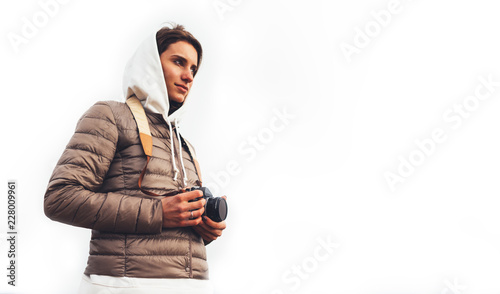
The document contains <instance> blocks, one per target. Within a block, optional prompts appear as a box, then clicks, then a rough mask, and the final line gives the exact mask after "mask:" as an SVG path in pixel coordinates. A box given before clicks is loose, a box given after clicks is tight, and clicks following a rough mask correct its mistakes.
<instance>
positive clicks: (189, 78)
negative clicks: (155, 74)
mask: <svg viewBox="0 0 500 294" xmlns="http://www.w3.org/2000/svg"><path fill="white" fill-rule="evenodd" d="M160 61H161V66H162V68H163V76H164V77H165V84H166V85H167V92H168V99H169V100H172V101H176V102H180V103H182V102H184V99H186V96H187V94H188V93H189V90H190V89H191V86H192V84H193V78H194V73H195V72H196V68H197V66H198V64H197V61H198V53H197V52H196V49H194V47H193V46H192V45H191V44H189V43H188V42H185V41H178V42H176V43H173V44H170V45H169V46H168V48H167V50H165V51H164V52H163V53H162V54H161V55H160Z"/></svg>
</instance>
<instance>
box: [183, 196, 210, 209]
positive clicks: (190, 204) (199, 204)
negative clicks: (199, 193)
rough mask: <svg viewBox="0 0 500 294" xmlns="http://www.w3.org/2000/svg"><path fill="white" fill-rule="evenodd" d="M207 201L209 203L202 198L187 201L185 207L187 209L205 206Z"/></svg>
mask: <svg viewBox="0 0 500 294" xmlns="http://www.w3.org/2000/svg"><path fill="white" fill-rule="evenodd" d="M205 203H207V201H206V200H205V199H203V198H201V199H199V200H196V201H193V202H188V203H186V204H185V206H184V207H185V209H186V210H196V209H200V208H202V207H205Z"/></svg>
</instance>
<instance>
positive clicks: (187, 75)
mask: <svg viewBox="0 0 500 294" xmlns="http://www.w3.org/2000/svg"><path fill="white" fill-rule="evenodd" d="M181 79H182V80H183V81H184V82H186V83H191V82H192V81H193V79H194V76H193V72H192V71H191V70H190V69H186V70H184V71H182V75H181Z"/></svg>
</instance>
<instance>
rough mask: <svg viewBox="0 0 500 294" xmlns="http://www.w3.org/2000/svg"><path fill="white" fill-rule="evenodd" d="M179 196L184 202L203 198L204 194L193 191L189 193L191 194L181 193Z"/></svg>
mask: <svg viewBox="0 0 500 294" xmlns="http://www.w3.org/2000/svg"><path fill="white" fill-rule="evenodd" d="M177 195H179V196H180V197H181V199H182V200H184V201H189V200H193V199H196V198H200V197H202V196H203V192H201V191H200V190H193V191H189V192H184V193H180V194H177Z"/></svg>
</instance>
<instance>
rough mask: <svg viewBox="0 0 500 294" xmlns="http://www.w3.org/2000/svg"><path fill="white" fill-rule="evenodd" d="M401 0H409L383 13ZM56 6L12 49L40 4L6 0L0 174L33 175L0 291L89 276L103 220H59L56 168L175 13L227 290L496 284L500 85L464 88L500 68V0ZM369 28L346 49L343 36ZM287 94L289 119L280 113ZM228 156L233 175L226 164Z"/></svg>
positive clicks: (117, 96) (214, 248) (369, 292)
mask: <svg viewBox="0 0 500 294" xmlns="http://www.w3.org/2000/svg"><path fill="white" fill-rule="evenodd" d="M47 1H48V0H42V2H43V3H45V2H47ZM61 2H62V1H61ZM391 3H392V4H391ZM217 5H218V7H219V10H218V9H217V8H216V6H217ZM224 5H226V6H224ZM391 5H393V6H391ZM388 6H391V7H397V9H396V10H397V12H394V10H393V13H389V14H387V13H382V12H380V11H381V10H386V11H389V10H388ZM57 7H58V9H57V11H55V12H54V13H52V14H53V15H52V16H49V17H48V19H47V21H46V23H45V24H41V25H40V27H39V28H38V29H37V30H38V31H37V32H36V33H34V34H33V36H30V38H26V42H25V43H22V44H20V45H18V46H15V45H13V44H12V42H11V41H10V39H9V36H11V37H12V35H13V34H16V35H18V36H20V37H22V36H23V35H22V34H23V32H22V31H23V26H25V24H24V22H23V19H24V18H26V20H28V21H30V22H33V21H34V20H33V18H34V16H36V15H39V16H40V15H41V14H40V12H43V11H44V10H43V9H42V8H41V6H40V4H39V2H38V1H32V0H25V1H4V0H2V2H1V4H0V22H1V30H2V31H1V34H0V35H1V38H0V48H1V50H2V51H1V52H2V54H1V56H0V59H1V67H0V73H1V81H2V87H1V93H2V94H1V95H2V97H1V101H2V102H1V103H2V106H1V107H0V109H1V115H0V119H1V124H0V125H1V128H2V129H1V136H2V147H1V148H2V149H1V150H2V152H1V156H2V160H1V166H2V168H1V177H0V179H1V181H2V183H3V185H4V188H3V192H2V193H4V195H6V191H7V181H8V180H10V179H15V180H17V181H18V192H19V195H18V207H19V210H18V223H17V230H18V238H19V239H18V247H17V252H18V272H17V275H18V276H17V278H18V280H17V284H18V286H17V287H15V288H14V287H11V286H8V285H7V278H6V275H7V271H6V270H5V268H6V267H7V262H8V260H7V250H8V248H7V245H6V243H5V242H4V241H5V239H6V238H7V237H6V234H5V233H6V230H7V221H6V220H7V217H6V204H7V201H6V196H5V197H1V199H3V200H1V201H0V204H1V206H0V209H1V211H0V220H3V221H2V222H3V224H2V223H1V222H0V228H1V230H0V232H1V238H2V243H1V246H0V277H1V278H0V292H1V293H64V294H67V293H75V291H76V289H77V287H78V284H79V282H80V278H81V275H82V273H83V270H84V268H85V266H86V260H87V254H88V241H89V236H90V232H89V230H87V229H82V228H76V227H71V226H68V225H64V224H61V223H56V222H53V221H51V220H49V219H48V218H47V217H45V215H44V213H43V196H44V193H45V189H46V187H47V183H48V180H49V177H50V175H51V173H52V170H53V168H54V166H55V164H56V162H57V160H58V158H59V157H60V155H61V153H62V151H63V150H64V147H65V145H66V143H67V142H68V140H69V138H70V137H71V135H72V133H73V131H74V128H75V126H76V122H77V120H78V119H79V117H80V116H81V115H82V114H83V113H84V112H85V111H86V110H87V109H88V108H89V107H90V106H91V105H93V104H94V103H95V102H96V101H99V100H121V99H122V92H121V79H122V74H123V69H124V66H125V63H126V61H127V60H128V58H129V57H130V56H131V55H132V53H133V52H134V51H135V49H136V47H137V45H138V44H139V43H140V42H141V41H142V40H143V39H144V38H145V37H146V36H148V35H149V34H151V32H152V31H153V30H154V29H155V28H156V27H157V26H158V25H160V24H161V23H163V22H166V21H173V22H176V23H180V24H183V25H185V27H186V28H187V29H188V30H189V31H190V32H192V33H193V34H194V35H195V36H196V37H197V38H198V39H199V40H200V42H201V43H202V45H203V48H204V53H205V54H204V59H203V63H202V65H201V68H200V72H199V74H198V75H197V77H196V79H195V85H194V87H193V90H192V92H191V94H190V99H192V103H191V108H190V111H189V112H188V113H187V116H186V117H185V119H184V121H183V125H182V128H183V134H184V135H185V136H186V138H188V140H190V141H191V142H192V143H193V145H194V146H195V147H196V150H197V153H198V157H199V160H200V164H201V166H202V171H203V175H204V178H205V182H206V183H207V184H208V183H212V185H217V187H218V189H217V193H218V195H224V194H225V195H227V196H228V201H229V217H228V220H227V223H228V228H227V230H226V231H225V233H224V235H223V237H222V238H221V239H219V240H217V241H216V242H214V243H212V244H211V245H209V246H208V247H207V250H208V254H209V264H210V271H211V272H210V274H211V280H212V281H213V283H214V285H215V287H216V289H217V291H216V293H265V294H268V293H269V294H271V293H274V294H277V293H343V294H351V293H353V294H361V293H363V294H365V293H366V294H379V293H380V294H382V293H383V294H391V293H397V294H401V293H429V294H446V293H471V294H472V293H473V294H479V293H500V285H499V284H498V276H499V275H500V230H499V229H498V227H499V225H498V224H499V223H500V214H499V213H498V211H499V209H498V204H499V201H497V199H498V196H499V192H500V187H499V185H498V183H499V181H498V179H499V177H500V170H499V168H498V166H499V163H500V156H499V150H500V140H498V135H499V131H500V127H499V125H500V124H499V123H500V116H499V115H498V110H499V109H500V87H498V86H496V87H494V88H493V93H492V94H491V95H490V96H489V99H486V100H477V99H476V100H474V99H473V98H470V97H469V98H467V97H468V96H471V95H474V91H475V89H476V88H477V87H480V85H481V83H480V81H479V77H483V78H484V79H487V78H488V76H491V79H492V80H494V81H500V68H499V65H500V64H499V63H500V41H499V34H498V27H500V18H499V17H498V8H499V7H498V5H497V2H496V1H493V0H490V1H487V0H475V1H471V0H470V1H451V0H447V1H430V0H418V1H417V0H414V1H410V0H401V1H399V2H398V1H396V2H394V1H393V2H391V1H389V0H378V1H368V0H355V1H352V0H351V1H326V0H324V1H320V0H314V1H284V0H283V1H262V0H261V1H257V0H253V1H244V0H241V1H240V0H231V1H230V0H216V1H214V0H191V1H166V0H161V1H152V0H149V1H130V0H129V1H118V0H116V1H95V0H93V1H76V0H73V1H71V0H70V1H67V3H66V4H58V6H57ZM224 7H225V9H226V10H221V9H224ZM391 9H392V8H391ZM377 15H379V16H378V17H377ZM377 18H379V21H378V22H377V20H376V19H377ZM380 19H382V20H380ZM43 20H44V19H43V17H42V18H40V19H39V21H43ZM381 22H384V23H383V24H381ZM367 30H368V33H369V34H370V35H371V36H365V37H363V36H364V35H365V34H366V31H367ZM355 41H357V42H358V43H356V44H357V45H358V46H357V48H358V49H357V53H353V54H352V55H350V56H349V58H347V57H346V54H344V53H343V51H342V49H341V48H342V46H355ZM359 42H362V44H360V43H359ZM16 49H17V50H16ZM349 59H350V61H349ZM483 93H485V92H483ZM471 99H472V100H471ZM466 101H468V102H466ZM474 101H476V102H478V103H476V104H474ZM463 103H470V105H469V106H468V107H469V109H473V110H470V111H468V112H467V115H468V118H460V120H461V125H460V126H457V125H456V122H454V123H452V122H449V121H446V120H445V119H444V118H443V115H444V114H445V113H447V111H449V110H453V109H454V105H455V104H457V105H463ZM273 109H274V110H273ZM276 111H278V112H286V113H288V114H289V115H290V116H293V118H290V119H288V121H287V124H285V123H284V122H283V121H282V120H277V121H275V119H277V118H278V117H277V115H276ZM453 117H454V118H455V119H457V120H458V118H459V116H458V114H454V116H453ZM272 122H275V124H276V125H277V126H280V128H279V130H276V128H275V130H276V131H272V130H271V128H270V124H271V123H272ZM435 129H441V130H442V132H443V136H444V137H445V138H446V139H445V140H444V142H440V143H433V144H434V147H432V146H431V145H432V144H428V145H427V147H428V148H429V150H430V151H429V152H428V155H423V154H424V153H422V152H421V151H418V150H419V147H418V146H417V144H416V143H415V141H416V140H418V141H423V142H429V141H428V140H429V139H430V138H431V137H432V133H433V132H434V130H435ZM259 136H260V137H259ZM252 137H253V138H260V139H257V140H259V141H258V144H259V146H258V147H257V146H255V145H251V144H252V143H250V142H251V141H252V140H253V139H252ZM431 147H432V148H431ZM245 152H247V153H245ZM250 152H252V153H251V154H253V155H252V156H251V155H250ZM411 154H413V155H415V156H416V157H415V158H414V159H413V160H417V163H418V164H417V165H414V170H413V173H411V174H410V172H409V170H408V166H406V168H407V169H406V171H407V172H408V173H407V174H405V177H401V179H404V182H397V183H396V184H395V185H394V187H395V189H394V191H392V190H391V188H390V185H389V184H388V182H387V180H386V178H385V176H384V173H386V172H391V173H394V174H395V175H397V174H398V167H399V168H400V169H401V167H400V166H401V165H402V163H401V162H402V160H409V157H410V156H411ZM419 154H420V155H419ZM422 155H423V156H424V157H422ZM228 163H230V164H233V165H234V164H236V165H237V166H238V168H237V172H236V173H233V174H232V175H230V176H227V175H226V176H224V175H225V174H224V173H227V171H228V169H227V167H226V166H227V164H228ZM319 240H323V241H324V242H327V241H328V240H330V242H334V243H335V244H337V245H339V246H338V247H336V248H335V249H331V250H330V251H327V250H326V249H325V248H323V247H319V246H321V245H320V244H321V242H320V241H319ZM318 254H321V258H319V259H318V257H320V256H319V255H318Z"/></svg>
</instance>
